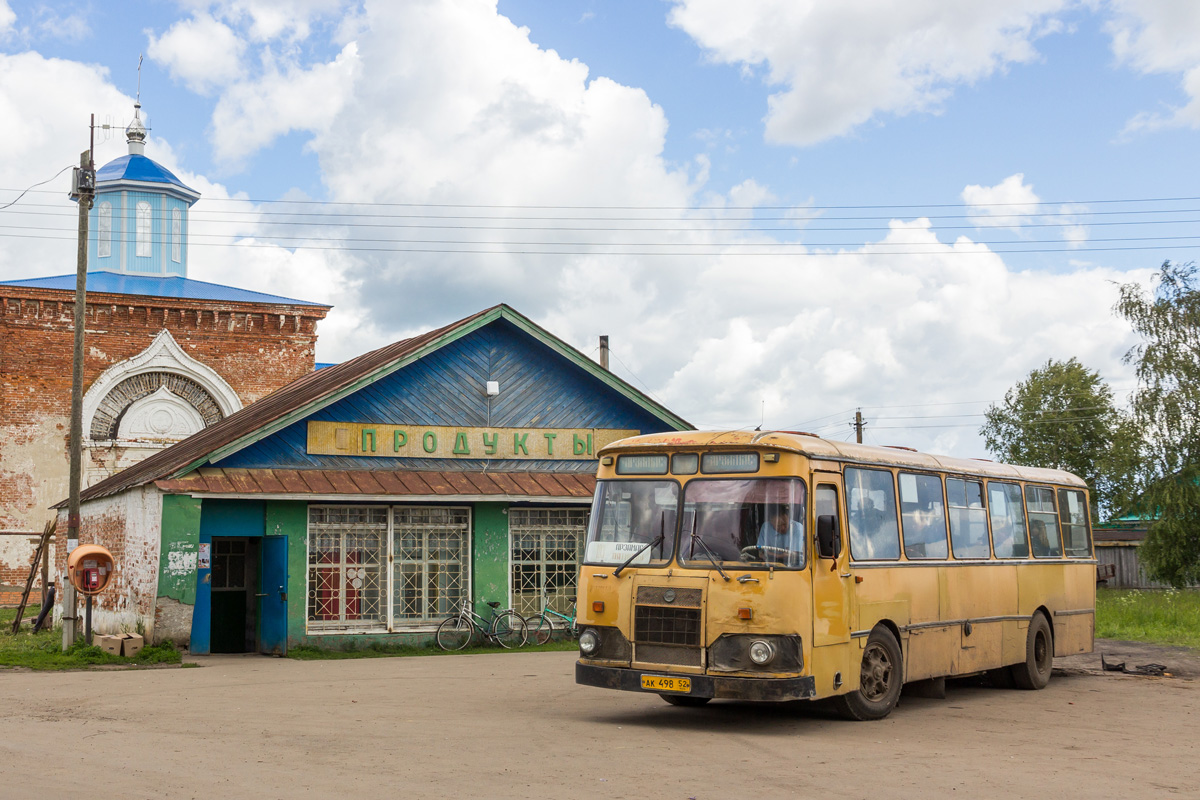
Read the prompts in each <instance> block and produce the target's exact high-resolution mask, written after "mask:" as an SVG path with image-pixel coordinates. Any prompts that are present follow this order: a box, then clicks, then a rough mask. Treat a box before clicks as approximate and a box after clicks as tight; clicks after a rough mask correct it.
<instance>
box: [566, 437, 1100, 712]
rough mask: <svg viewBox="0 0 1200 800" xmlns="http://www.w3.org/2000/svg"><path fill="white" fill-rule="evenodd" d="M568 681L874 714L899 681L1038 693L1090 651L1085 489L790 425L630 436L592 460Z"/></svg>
mask: <svg viewBox="0 0 1200 800" xmlns="http://www.w3.org/2000/svg"><path fill="white" fill-rule="evenodd" d="M598 455H599V456H600V467H599V474H598V481H597V484H596V494H595V498H594V500H593V504H592V514H591V518H590V521H589V527H588V534H587V541H586V544H585V545H584V552H583V558H582V563H581V567H580V581H579V598H578V610H577V614H578V617H577V619H578V624H579V626H580V628H581V629H582V633H581V636H580V639H579V651H580V658H579V661H578V662H577V664H576V667H575V678H576V682H577V683H580V684H584V685H589V686H598V687H603V688H609V689H622V690H627V691H636V692H650V693H655V694H659V695H661V696H662V698H663V699H664V700H666V701H667V702H669V703H672V704H674V705H683V706H694V705H701V704H703V703H706V702H708V701H709V700H711V699H713V698H730V699H741V700H755V701H784V700H797V699H822V698H833V700H834V703H835V704H836V705H837V707H838V709H839V711H841V712H842V714H843V715H845V716H847V717H849V718H852V719H880V718H882V717H885V716H887V714H889V713H890V712H891V710H892V709H893V708H894V707H895V705H896V701H897V699H898V698H899V696H900V690H901V687H902V686H903V684H904V683H905V682H911V681H921V680H928V679H933V680H937V679H942V678H945V677H948V676H955V675H968V674H975V673H982V672H986V673H988V674H989V676H990V677H991V678H992V679H993V682H995V683H998V684H1004V685H1008V684H1016V685H1017V686H1020V687H1022V688H1026V689H1040V688H1042V687H1044V686H1045V685H1046V683H1047V682H1048V681H1049V680H1050V673H1051V668H1052V664H1053V658H1054V656H1056V655H1057V656H1062V655H1069V654H1073V653H1087V652H1091V650H1092V643H1093V635H1094V625H1095V575H1096V568H1095V563H1096V562H1095V561H1094V559H1093V556H1092V537H1091V527H1090V523H1089V513H1088V494H1087V488H1086V485H1085V484H1084V482H1083V481H1082V480H1080V479H1079V478H1078V477H1076V476H1074V475H1072V474H1070V473H1067V472H1062V471H1058V470H1048V469H1034V468H1030V467H1016V466H1009V465H1006V464H998V463H992V462H988V461H981V460H973V459H957V458H948V457H945V456H933V455H925V454H921V453H918V452H916V451H915V450H910V449H908V448H887V447H868V446H864V445H856V444H848V443H844V442H832V441H828V440H825V439H821V438H819V437H816V436H813V435H810V434H803V433H793V432H779V431H776V432H723V433H712V432H686V433H664V434H654V435H649V436H636V437H633V438H630V439H624V440H622V441H620V442H617V443H614V444H612V445H609V446H608V447H606V448H604V449H603V450H601V451H600V453H599V454H598Z"/></svg>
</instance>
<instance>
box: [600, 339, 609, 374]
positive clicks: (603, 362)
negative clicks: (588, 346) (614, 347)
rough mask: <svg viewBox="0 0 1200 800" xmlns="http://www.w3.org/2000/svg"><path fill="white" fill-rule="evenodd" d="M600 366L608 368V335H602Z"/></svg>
mask: <svg viewBox="0 0 1200 800" xmlns="http://www.w3.org/2000/svg"><path fill="white" fill-rule="evenodd" d="M600 366H602V367H604V368H605V369H608V336H607V335H605V336H601V337H600Z"/></svg>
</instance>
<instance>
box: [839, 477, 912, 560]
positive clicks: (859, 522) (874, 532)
mask: <svg viewBox="0 0 1200 800" xmlns="http://www.w3.org/2000/svg"><path fill="white" fill-rule="evenodd" d="M846 493H847V494H846V499H847V505H848V511H849V517H850V518H849V520H848V522H849V527H850V555H851V556H853V557H854V558H855V559H857V560H880V559H896V558H899V557H900V527H899V525H898V524H897V521H896V487H895V484H894V482H893V481H892V473H891V472H889V471H888V470H882V469H857V468H851V467H847V468H846Z"/></svg>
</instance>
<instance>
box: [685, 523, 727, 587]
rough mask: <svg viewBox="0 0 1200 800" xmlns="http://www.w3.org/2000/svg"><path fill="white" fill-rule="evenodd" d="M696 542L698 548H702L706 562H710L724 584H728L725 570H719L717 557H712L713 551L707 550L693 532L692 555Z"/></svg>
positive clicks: (702, 541) (701, 540)
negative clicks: (698, 544) (706, 557)
mask: <svg viewBox="0 0 1200 800" xmlns="http://www.w3.org/2000/svg"><path fill="white" fill-rule="evenodd" d="M697 542H699V543H700V546H701V547H703V548H704V555H706V556H708V560H709V561H711V562H712V565H713V566H714V567H716V568H717V572H719V573H721V577H722V578H724V579H725V582H726V583H728V582H729V576H728V575H726V574H725V570H723V569H721V565H720V564H718V563H717V557H716V556H715V555H713V551H712V550H709V549H708V545H707V544H705V543H704V540H703V539H701V538H700V537H699V536H697V535H696V532H695V531H692V552H693V553H695V552H696V543H697Z"/></svg>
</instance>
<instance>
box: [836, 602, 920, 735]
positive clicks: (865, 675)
mask: <svg viewBox="0 0 1200 800" xmlns="http://www.w3.org/2000/svg"><path fill="white" fill-rule="evenodd" d="M903 686H904V661H903V659H902V657H901V653H900V643H899V642H898V641H896V636H895V634H893V633H892V632H891V631H890V630H888V629H887V628H885V627H884V626H882V625H877V626H875V630H873V631H871V635H870V636H869V637H868V638H867V645H866V647H864V648H863V660H862V672H861V673H860V677H859V688H858V689H856V690H854V691H853V692H850V693H848V694H843V695H838V696H837V697H835V698H834V699H833V701H834V705H835V707H836V708H837V710H838V712H839V713H840V714H841V715H842V716H843V717H845V718H846V719H853V720H860V721H863V720H873V719H883V718H884V717H886V716H887V715H888V714H890V713H892V709H893V708H895V707H896V702H897V701H898V700H899V699H900V689H901V688H902V687H903Z"/></svg>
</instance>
